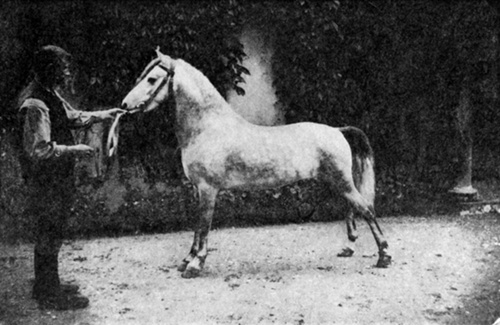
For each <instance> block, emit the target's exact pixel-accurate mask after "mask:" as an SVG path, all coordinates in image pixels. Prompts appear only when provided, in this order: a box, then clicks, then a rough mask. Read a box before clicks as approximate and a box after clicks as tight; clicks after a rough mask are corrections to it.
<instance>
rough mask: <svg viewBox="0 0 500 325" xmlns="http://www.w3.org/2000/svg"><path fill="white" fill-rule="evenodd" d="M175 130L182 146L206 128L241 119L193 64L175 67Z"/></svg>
mask: <svg viewBox="0 0 500 325" xmlns="http://www.w3.org/2000/svg"><path fill="white" fill-rule="evenodd" d="M173 91H174V93H175V102H176V133H177V137H178V139H179V143H180V145H181V147H185V146H187V144H189V143H190V142H191V141H193V140H194V138H196V137H197V136H198V135H199V134H201V133H202V132H203V131H205V130H209V129H211V128H215V127H218V126H220V123H228V122H230V121H236V120H239V119H242V117H241V116H239V115H238V113H236V112H235V111H234V110H233V109H232V108H231V106H230V105H229V104H228V103H227V102H226V100H225V99H224V98H223V97H222V95H221V94H220V93H219V92H218V91H217V90H216V89H215V87H214V86H213V85H212V84H211V83H210V81H209V80H208V78H207V77H205V76H204V75H203V74H202V73H201V72H199V71H198V70H195V69H194V68H193V67H190V66H187V67H186V66H181V67H178V68H176V70H175V78H174V86H173Z"/></svg>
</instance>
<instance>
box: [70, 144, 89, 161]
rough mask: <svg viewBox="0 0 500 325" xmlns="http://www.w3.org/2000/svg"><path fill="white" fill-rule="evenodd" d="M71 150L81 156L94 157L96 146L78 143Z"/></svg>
mask: <svg viewBox="0 0 500 325" xmlns="http://www.w3.org/2000/svg"><path fill="white" fill-rule="evenodd" d="M70 148H71V151H72V152H74V153H75V154H76V155H78V156H80V157H86V158H87V157H92V156H93V155H94V148H92V147H89V146H87V145H86V144H77V145H74V146H71V147H70Z"/></svg>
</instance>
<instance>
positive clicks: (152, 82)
mask: <svg viewBox="0 0 500 325" xmlns="http://www.w3.org/2000/svg"><path fill="white" fill-rule="evenodd" d="M155 82H156V78H153V77H150V78H148V83H150V84H151V85H154V83H155Z"/></svg>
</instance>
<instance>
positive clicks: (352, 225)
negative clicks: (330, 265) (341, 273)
mask: <svg viewBox="0 0 500 325" xmlns="http://www.w3.org/2000/svg"><path fill="white" fill-rule="evenodd" d="M345 223H346V228H347V238H348V239H349V241H348V242H347V243H346V245H345V246H344V248H342V251H341V252H340V253H338V254H337V256H338V257H351V256H352V255H354V242H355V241H356V239H358V232H357V230H356V221H355V220H354V211H353V209H352V208H349V211H348V212H347V216H346V218H345Z"/></svg>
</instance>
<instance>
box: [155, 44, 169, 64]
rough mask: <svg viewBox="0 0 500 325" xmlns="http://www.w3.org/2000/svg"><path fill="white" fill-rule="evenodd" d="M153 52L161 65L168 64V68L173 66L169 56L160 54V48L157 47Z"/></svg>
mask: <svg viewBox="0 0 500 325" xmlns="http://www.w3.org/2000/svg"><path fill="white" fill-rule="evenodd" d="M155 51H156V55H158V58H159V59H160V60H161V61H162V62H163V63H165V64H168V66H170V67H172V65H173V64H172V63H173V62H172V61H173V60H172V58H171V57H170V56H168V55H166V54H163V53H161V51H160V46H157V47H156V50H155Z"/></svg>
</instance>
